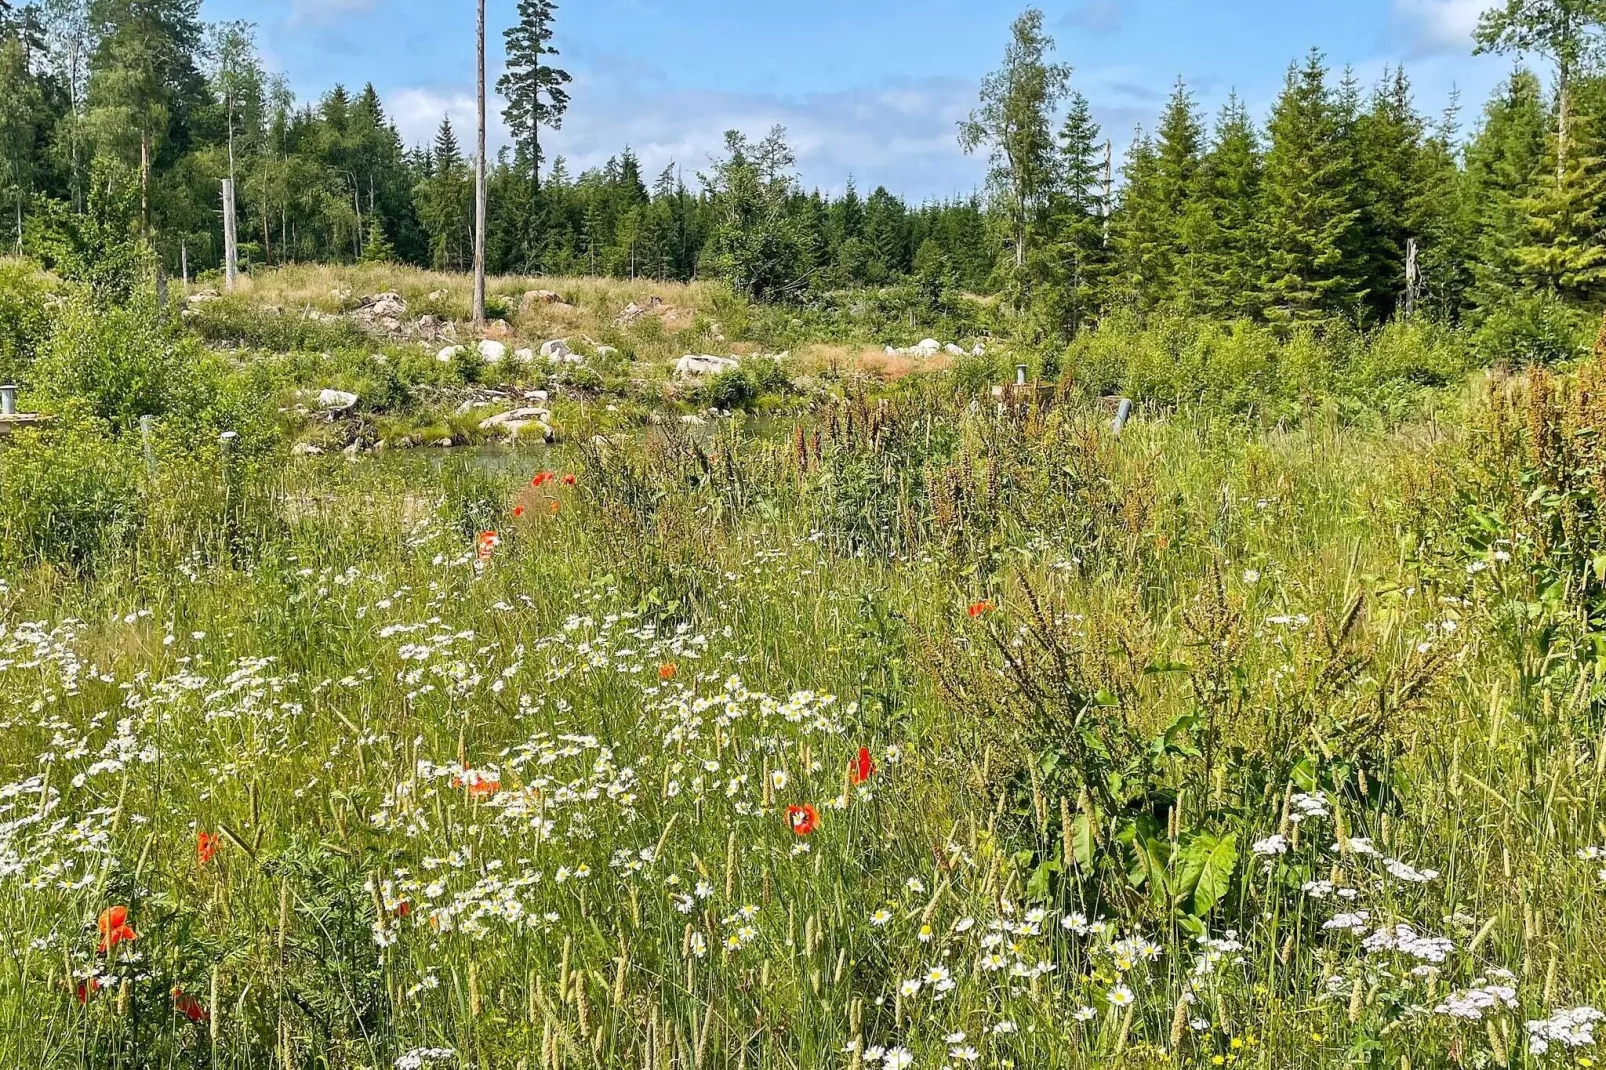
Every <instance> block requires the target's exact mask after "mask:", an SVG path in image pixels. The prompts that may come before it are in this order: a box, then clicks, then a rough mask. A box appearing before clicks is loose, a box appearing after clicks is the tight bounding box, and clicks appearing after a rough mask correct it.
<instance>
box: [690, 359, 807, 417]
mask: <svg viewBox="0 0 1606 1070" xmlns="http://www.w3.org/2000/svg"><path fill="white" fill-rule="evenodd" d="M791 388H792V380H791V378H790V377H789V376H788V375H787V374H786V369H785V368H784V367H783V366H782V365H781V362H780V361H778V360H769V359H766V358H764V357H753V358H751V359H749V360H748V362H747V363H745V364H743V365H742V366H741V367H739V368H732V369H731V370H730V371H724V372H720V373H719V374H718V375H714V376H710V377H709V379H708V380H707V381H706V382H704V383H703V385H702V387H701V388H700V389H699V391H698V396H699V398H700V399H701V400H702V403H703V404H704V405H707V406H709V407H710V408H715V409H728V410H733V409H745V408H750V407H751V406H752V405H753V403H754V402H756V401H758V399H759V398H761V397H763V396H764V395H766V394H784V393H785V392H786V391H788V390H790V389H791Z"/></svg>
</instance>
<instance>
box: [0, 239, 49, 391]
mask: <svg viewBox="0 0 1606 1070" xmlns="http://www.w3.org/2000/svg"><path fill="white" fill-rule="evenodd" d="M50 294H51V288H50V286H49V282H48V280H47V279H46V277H45V276H44V275H42V274H41V273H40V272H39V271H38V270H37V269H36V268H35V267H34V266H33V265H32V264H30V263H28V262H27V261H25V260H0V383H14V382H17V381H18V380H20V379H22V378H24V377H25V374H26V372H27V370H28V368H29V366H30V365H32V364H33V359H34V356H35V354H36V353H37V352H38V350H39V346H40V345H41V344H42V343H43V342H44V339H45V335H46V334H47V333H48V331H49V327H50V321H49V318H48V317H47V316H46V315H45V303H46V301H47V300H48V299H49V297H50Z"/></svg>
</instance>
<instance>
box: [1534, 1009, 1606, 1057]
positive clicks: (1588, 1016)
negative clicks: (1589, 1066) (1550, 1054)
mask: <svg viewBox="0 0 1606 1070" xmlns="http://www.w3.org/2000/svg"><path fill="white" fill-rule="evenodd" d="M1603 1019H1606V1014H1602V1013H1601V1012H1600V1011H1598V1010H1596V1009H1595V1008H1594V1007H1573V1008H1571V1009H1569V1010H1560V1011H1552V1012H1551V1014H1550V1017H1549V1018H1544V1019H1540V1020H1537V1021H1529V1022H1528V1023H1527V1028H1528V1053H1529V1054H1530V1055H1543V1054H1545V1053H1546V1052H1547V1051H1549V1050H1550V1046H1551V1045H1552V1044H1559V1045H1561V1046H1562V1047H1563V1048H1569V1049H1570V1048H1587V1047H1589V1046H1590V1045H1592V1044H1594V1043H1595V1026H1596V1024H1597V1023H1599V1022H1600V1021H1602V1020H1603Z"/></svg>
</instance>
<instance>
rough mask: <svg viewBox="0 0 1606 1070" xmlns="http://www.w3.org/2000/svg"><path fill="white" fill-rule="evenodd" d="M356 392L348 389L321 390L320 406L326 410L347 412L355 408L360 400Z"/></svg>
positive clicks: (319, 395) (319, 394)
mask: <svg viewBox="0 0 1606 1070" xmlns="http://www.w3.org/2000/svg"><path fill="white" fill-rule="evenodd" d="M358 400H359V399H358V397H357V395H356V394H353V393H351V392H350V391H346V390H320V391H319V392H318V408H320V409H322V410H323V411H324V412H345V411H346V410H347V409H350V408H353V407H355V406H356V404H357V402H358Z"/></svg>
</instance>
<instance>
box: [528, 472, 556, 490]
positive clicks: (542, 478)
mask: <svg viewBox="0 0 1606 1070" xmlns="http://www.w3.org/2000/svg"><path fill="white" fill-rule="evenodd" d="M556 478H558V477H557V476H556V475H554V474H553V473H551V472H537V473H536V474H535V478H534V479H532V480H530V486H532V487H543V486H545V485H546V484H548V483H550V482H552V481H553V480H554V479H556Z"/></svg>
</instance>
